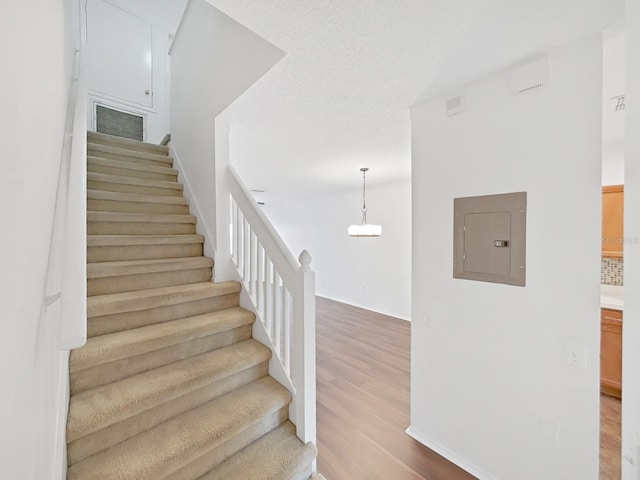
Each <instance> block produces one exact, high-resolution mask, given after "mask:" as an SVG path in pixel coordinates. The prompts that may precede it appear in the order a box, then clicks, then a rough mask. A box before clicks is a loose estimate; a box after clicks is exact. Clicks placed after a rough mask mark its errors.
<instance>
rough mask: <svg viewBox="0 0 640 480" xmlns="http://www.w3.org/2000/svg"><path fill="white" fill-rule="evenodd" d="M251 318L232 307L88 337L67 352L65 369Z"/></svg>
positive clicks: (178, 340)
mask: <svg viewBox="0 0 640 480" xmlns="http://www.w3.org/2000/svg"><path fill="white" fill-rule="evenodd" d="M254 320H255V315H254V314H253V313H251V312H249V311H248V310H245V309H243V308H240V307H235V308H227V309H224V310H219V311H217V312H211V313H205V314H202V315H196V316H193V317H189V318H181V319H178V320H172V321H169V322H164V323H159V324H154V325H148V326H146V327H140V328H134V329H131V330H125V331H122V332H115V333H111V334H107V335H100V336H98V337H92V338H89V339H88V340H87V343H86V344H85V345H84V346H83V347H81V348H78V349H76V350H73V351H72V352H71V357H70V360H69V370H70V371H71V372H72V373H73V372H76V371H78V370H84V369H86V368H91V367H94V366H96V365H102V364H104V363H108V362H113V361H116V360H119V359H122V358H127V357H133V356H135V355H141V354H143V353H147V352H151V351H153V350H158V349H160V348H164V347H167V346H170V345H174V344H177V343H182V342H186V341H189V340H193V339H195V338H199V337H204V336H207V335H213V334H215V333H219V332H222V331H225V330H231V329H233V328H237V327H239V326H242V325H249V324H251V323H253V321H254Z"/></svg>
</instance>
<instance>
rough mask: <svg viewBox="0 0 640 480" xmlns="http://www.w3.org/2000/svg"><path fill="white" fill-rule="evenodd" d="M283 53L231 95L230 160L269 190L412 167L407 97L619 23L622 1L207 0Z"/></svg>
mask: <svg viewBox="0 0 640 480" xmlns="http://www.w3.org/2000/svg"><path fill="white" fill-rule="evenodd" d="M208 1H209V3H211V4H212V5H214V6H215V7H217V8H218V9H220V10H222V11H223V12H224V13H226V14H227V15H229V16H230V17H232V18H234V19H235V20H237V21H238V22H240V23H242V24H244V25H245V26H247V27H248V28H250V29H251V30H253V31H255V32H256V33H258V34H259V35H261V36H263V37H264V38H265V39H267V40H268V41H270V42H272V43H273V44H275V45H276V46H278V47H279V48H281V49H282V50H284V51H285V52H287V54H288V55H287V56H286V57H285V58H284V59H283V60H282V61H281V62H280V63H279V64H278V65H276V66H275V67H274V68H273V69H272V70H271V71H270V72H269V73H268V74H267V75H266V76H265V77H263V78H262V79H261V80H260V81H259V82H258V83H257V84H256V85H254V87H252V88H251V89H250V90H249V91H248V92H247V93H246V94H245V95H244V96H243V97H242V98H241V99H240V100H239V101H238V102H237V104H235V105H234V106H233V115H232V118H233V120H232V121H233V126H232V132H233V134H232V135H233V136H232V147H231V148H232V155H233V156H232V161H233V162H234V164H235V165H236V167H237V168H238V170H239V171H240V173H241V175H242V176H243V178H244V179H245V181H246V183H247V184H248V186H249V188H253V189H261V190H266V193H265V194H264V196H263V197H264V199H265V200H266V201H277V200H282V199H289V198H296V197H300V196H303V195H315V194H320V193H326V192H330V191H336V190H344V189H348V188H357V187H358V186H359V185H360V173H359V171H358V169H359V168H360V167H361V166H368V167H369V168H370V173H369V175H368V176H367V179H368V181H369V183H371V184H375V183H383V182H389V181H394V180H399V179H406V178H408V177H409V175H410V131H409V110H408V109H409V107H410V106H411V105H412V104H414V103H415V102H416V101H418V100H422V99H427V98H429V97H431V96H433V95H435V94H438V93H442V92H443V91H446V90H449V89H451V88H456V87H459V86H461V85H463V84H464V83H466V82H468V81H471V80H473V79H474V78H477V77H479V76H482V75H486V74H488V73H490V72H491V71H494V70H497V69H500V68H504V67H505V66H507V65H509V64H511V63H514V62H517V61H520V60H522V59H524V58H526V57H528V56H531V55H535V54H537V53H540V52H544V51H546V50H548V49H550V48H553V47H556V46H559V45H563V44H566V43H569V42H571V41H573V40H577V39H579V38H581V37H584V36H587V35H589V34H593V33H596V32H599V31H602V30H604V29H611V28H619V27H620V25H621V24H622V19H623V14H624V0H395V1H393V0H260V1H258V0H208Z"/></svg>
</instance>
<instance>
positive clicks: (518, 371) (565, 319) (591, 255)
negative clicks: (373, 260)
mask: <svg viewBox="0 0 640 480" xmlns="http://www.w3.org/2000/svg"><path fill="white" fill-rule="evenodd" d="M551 72H552V81H551V83H550V84H548V85H547V86H545V87H542V88H540V89H538V90H534V91H531V92H530V93H529V94H526V95H521V96H517V97H516V96H511V95H510V93H509V82H508V78H509V76H508V71H504V72H500V73H497V74H495V75H492V76H490V77H487V78H484V79H481V80H478V81H477V82H475V83H472V84H470V85H468V86H466V87H464V88H462V89H461V91H462V93H463V95H464V96H465V101H466V112H464V113H463V114H461V115H458V116H455V117H450V118H449V117H446V116H445V99H446V96H444V97H440V98H436V99H434V100H432V101H429V102H427V103H424V104H421V105H418V106H416V107H414V108H413V109H412V149H413V165H412V172H413V188H412V192H413V203H412V205H413V208H412V211H413V306H412V314H413V315H412V318H413V321H412V380H411V382H412V385H411V432H412V433H413V435H415V436H416V437H417V438H419V439H420V440H421V441H423V442H424V443H426V444H427V445H429V446H430V447H432V448H435V449H436V450H439V451H440V452H442V453H444V454H445V455H446V456H448V457H449V458H451V459H453V460H454V461H456V462H457V463H459V464H460V465H461V466H463V467H464V468H467V469H469V470H470V471H472V473H474V474H475V475H476V476H478V477H479V478H481V479H499V480H514V479H517V480H539V479H542V478H544V479H546V480H569V479H571V480H574V479H575V480H578V479H579V480H596V479H597V478H598V406H599V380H598V377H599V328H600V326H599V287H600V276H599V275H600V215H599V212H600V196H601V194H600V188H601V187H600V176H601V171H600V170H601V159H600V157H601V129H602V115H601V98H602V43H601V39H600V38H599V37H593V38H588V39H585V40H582V41H579V42H577V43H575V44H572V45H569V46H567V47H565V48H562V49H559V50H557V51H554V52H552V53H551ZM517 191H526V192H528V213H527V283H526V287H513V286H506V285H499V284H491V283H482V282H474V281H467V280H459V279H453V278H452V262H453V259H452V250H453V248H452V232H453V223H452V217H453V199H454V198H456V197H465V196H474V195H484V194H491V193H505V192H517ZM625 315H626V312H625ZM567 342H575V343H576V344H579V345H583V346H584V347H585V348H586V368H585V369H582V368H578V367H574V366H571V365H569V364H568V363H566V362H565V360H564V348H565V344H566V343H567ZM543 418H547V419H550V420H552V422H547V423H543V421H542V420H543ZM553 421H555V422H557V425H558V434H559V435H558V440H557V442H555V441H549V440H547V439H546V438H545V435H544V428H543V425H547V427H550V430H551V431H553V430H554V428H553V425H552V423H553ZM551 436H553V435H551Z"/></svg>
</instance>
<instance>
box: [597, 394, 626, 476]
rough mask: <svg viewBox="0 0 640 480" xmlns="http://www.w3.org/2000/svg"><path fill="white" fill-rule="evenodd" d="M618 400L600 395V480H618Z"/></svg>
mask: <svg viewBox="0 0 640 480" xmlns="http://www.w3.org/2000/svg"><path fill="white" fill-rule="evenodd" d="M620 410H621V408H620V400H619V399H617V398H613V397H610V396H608V395H600V480H620V474H621V472H620Z"/></svg>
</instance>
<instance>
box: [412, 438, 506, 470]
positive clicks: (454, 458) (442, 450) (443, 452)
mask: <svg viewBox="0 0 640 480" xmlns="http://www.w3.org/2000/svg"><path fill="white" fill-rule="evenodd" d="M405 433H406V434H407V435H409V436H410V437H411V438H413V439H414V440H416V441H418V442H420V443H421V444H423V445H424V446H425V447H427V448H429V449H431V450H433V451H434V452H436V453H437V454H438V455H440V456H442V457H444V458H446V459H447V460H449V461H450V462H451V463H453V464H455V465H457V466H458V467H460V468H461V469H463V470H464V471H466V472H468V473H470V474H471V475H473V476H474V477H476V478H478V480H498V478H497V477H494V476H493V475H490V474H489V473H487V472H485V471H484V470H482V469H481V468H480V467H478V466H477V465H474V464H473V463H472V462H469V461H468V460H466V459H464V458H462V457H460V456H459V455H458V454H457V453H454V452H452V451H450V450H449V449H448V448H447V447H445V446H443V445H442V444H440V443H438V442H436V441H434V440H432V439H430V438H429V436H428V435H425V434H424V433H422V432H419V431H417V430H416V429H415V428H414V427H413V426H412V425H409V428H407V429H406V430H405Z"/></svg>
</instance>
